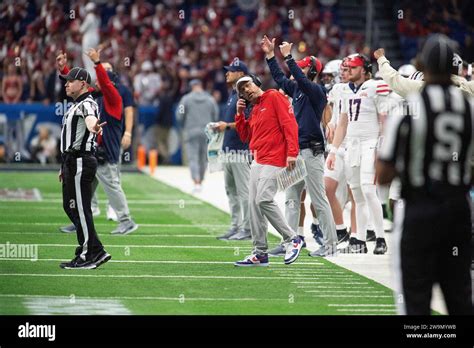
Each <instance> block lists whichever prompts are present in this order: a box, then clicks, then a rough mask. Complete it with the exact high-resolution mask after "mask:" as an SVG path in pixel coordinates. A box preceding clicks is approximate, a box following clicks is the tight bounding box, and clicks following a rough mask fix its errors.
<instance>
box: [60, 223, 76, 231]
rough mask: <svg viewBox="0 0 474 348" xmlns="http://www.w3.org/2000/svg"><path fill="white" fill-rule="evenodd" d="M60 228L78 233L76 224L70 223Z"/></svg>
mask: <svg viewBox="0 0 474 348" xmlns="http://www.w3.org/2000/svg"><path fill="white" fill-rule="evenodd" d="M59 230H60V231H61V232H63V233H76V226H74V224H70V225H67V226H63V227H59Z"/></svg>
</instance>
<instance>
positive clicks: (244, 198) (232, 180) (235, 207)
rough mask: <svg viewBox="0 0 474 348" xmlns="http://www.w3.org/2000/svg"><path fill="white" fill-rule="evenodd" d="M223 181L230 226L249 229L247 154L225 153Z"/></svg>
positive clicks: (248, 168) (248, 170)
mask: <svg viewBox="0 0 474 348" xmlns="http://www.w3.org/2000/svg"><path fill="white" fill-rule="evenodd" d="M225 159H226V162H225V163H224V164H223V166H224V182H225V191H226V193H227V198H228V199H229V207H230V215H231V227H232V228H235V229H246V230H248V229H250V220H249V179H250V164H249V163H248V158H247V156H241V155H235V154H226V157H225Z"/></svg>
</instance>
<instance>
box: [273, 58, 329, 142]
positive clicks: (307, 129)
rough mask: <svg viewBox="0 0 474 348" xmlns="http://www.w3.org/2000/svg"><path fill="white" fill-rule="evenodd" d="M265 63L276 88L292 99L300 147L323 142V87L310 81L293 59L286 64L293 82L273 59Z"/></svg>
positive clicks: (324, 99) (324, 102)
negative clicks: (313, 142) (314, 142)
mask: <svg viewBox="0 0 474 348" xmlns="http://www.w3.org/2000/svg"><path fill="white" fill-rule="evenodd" d="M267 63H268V66H269V67H270V72H271V74H272V77H273V79H274V80H275V82H276V83H277V84H278V87H279V88H281V89H282V90H283V91H284V92H285V93H286V94H287V95H289V96H290V97H292V98H293V102H292V104H293V110H294V113H295V117H296V122H297V123H298V142H299V144H300V146H301V145H302V144H307V143H309V142H310V141H312V140H315V141H320V142H324V135H323V132H322V130H321V118H322V116H323V111H324V107H325V106H326V104H327V98H326V91H325V89H324V87H322V86H321V85H319V84H317V83H314V82H312V81H310V80H309V79H308V78H307V77H306V75H305V74H304V73H303V71H302V70H301V68H300V67H299V66H298V65H297V64H296V62H295V60H294V59H293V58H291V59H289V60H288V62H287V64H288V68H289V69H290V73H291V75H293V77H294V80H290V79H289V78H287V77H286V76H285V74H284V73H283V71H282V70H281V69H280V66H279V65H278V62H277V60H276V58H275V57H273V58H271V59H267Z"/></svg>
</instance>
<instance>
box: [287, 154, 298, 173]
mask: <svg viewBox="0 0 474 348" xmlns="http://www.w3.org/2000/svg"><path fill="white" fill-rule="evenodd" d="M295 167H296V157H291V156H288V157H287V158H286V168H288V170H293V169H295Z"/></svg>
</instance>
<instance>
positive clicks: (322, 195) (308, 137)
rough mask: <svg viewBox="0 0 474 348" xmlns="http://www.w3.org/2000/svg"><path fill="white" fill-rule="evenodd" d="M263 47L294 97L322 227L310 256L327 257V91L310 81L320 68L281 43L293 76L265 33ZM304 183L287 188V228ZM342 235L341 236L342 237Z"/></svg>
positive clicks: (331, 234) (330, 244) (331, 241)
mask: <svg viewBox="0 0 474 348" xmlns="http://www.w3.org/2000/svg"><path fill="white" fill-rule="evenodd" d="M261 46H262V50H263V51H264V52H265V54H266V61H267V64H268V66H269V68H270V72H271V74H272V77H273V79H274V80H275V82H276V83H277V84H278V87H279V88H281V89H282V90H283V91H284V92H285V93H286V94H287V95H289V96H290V97H292V98H293V102H292V103H293V108H294V110H295V116H296V121H297V122H298V139H299V148H300V154H301V156H302V157H303V159H304V161H305V164H306V168H307V170H308V176H306V178H305V184H306V189H307V191H308V192H309V195H310V197H311V203H312V204H313V206H314V208H315V210H316V213H317V215H318V219H319V221H320V224H321V229H322V232H323V236H324V243H325V245H323V246H322V247H321V248H320V249H318V250H316V251H315V252H313V253H312V254H311V256H327V255H331V254H333V253H334V252H335V251H336V244H337V235H336V225H335V223H334V218H333V216H332V211H331V207H330V205H329V201H328V199H327V196H326V190H325V188H324V179H323V174H324V136H323V132H322V130H321V118H322V114H323V111H324V107H325V106H326V104H327V100H326V91H325V90H324V88H323V87H322V86H321V85H319V84H317V83H315V82H313V80H314V79H315V78H316V76H317V75H318V74H319V73H320V72H321V70H322V64H321V62H320V61H319V60H318V59H317V58H315V57H313V56H308V57H305V58H304V59H302V60H300V61H298V62H296V61H295V60H294V59H293V57H292V56H291V46H292V44H291V43H287V42H284V43H283V44H282V45H280V51H281V54H282V55H283V57H284V58H285V62H286V64H287V65H288V68H289V69H290V73H291V76H292V77H293V78H292V79H289V78H287V77H286V76H285V74H284V73H283V71H282V70H281V69H280V67H279V65H278V62H277V60H276V58H275V39H273V40H271V41H270V39H269V38H268V37H267V36H264V37H263V39H262V41H261ZM303 188H304V183H303V182H301V183H299V184H296V185H293V186H292V187H290V188H289V189H288V190H287V191H286V203H285V204H286V217H287V220H288V223H289V224H290V227H291V228H292V229H293V230H295V231H296V230H297V226H298V220H299V210H300V201H301V192H302V191H303ZM346 234H347V232H346ZM341 238H344V236H341Z"/></svg>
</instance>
